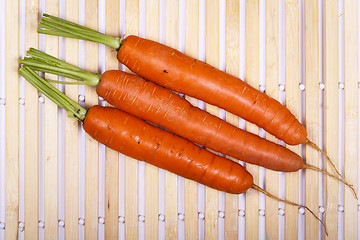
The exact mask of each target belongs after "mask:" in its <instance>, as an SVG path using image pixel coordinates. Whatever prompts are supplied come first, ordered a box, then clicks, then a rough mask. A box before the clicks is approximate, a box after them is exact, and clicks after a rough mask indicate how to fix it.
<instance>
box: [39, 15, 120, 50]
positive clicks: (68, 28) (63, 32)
mask: <svg viewBox="0 0 360 240" xmlns="http://www.w3.org/2000/svg"><path fill="white" fill-rule="evenodd" d="M37 31H38V33H43V34H48V35H54V36H60V37H68V38H75V39H82V40H88V41H93V42H97V43H102V44H105V45H107V46H109V47H111V48H115V49H116V50H118V49H119V48H120V47H121V44H122V41H123V39H122V38H116V37H113V36H109V35H106V34H103V33H100V32H97V31H95V30H92V29H90V28H87V27H84V26H81V25H79V24H76V23H73V22H70V21H67V20H64V19H61V18H58V17H55V16H51V15H49V14H43V17H42V18H41V22H40V24H39V27H38V30H37Z"/></svg>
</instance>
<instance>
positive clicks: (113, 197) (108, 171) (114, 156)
mask: <svg viewBox="0 0 360 240" xmlns="http://www.w3.org/2000/svg"><path fill="white" fill-rule="evenodd" d="M118 11H119V1H117V0H108V1H106V25H105V26H106V27H105V32H106V34H109V35H111V36H119V34H120V33H119V14H118ZM105 55H106V56H105V59H106V63H105V70H116V69H118V68H119V61H118V60H117V52H116V51H114V49H112V48H110V47H106V53H105ZM118 218H119V153H118V152H116V151H114V150H112V149H110V148H106V153H105V239H118V232H119V227H118V226H119V224H118V222H119V221H118Z"/></svg>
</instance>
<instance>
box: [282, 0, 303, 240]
mask: <svg viewBox="0 0 360 240" xmlns="http://www.w3.org/2000/svg"><path fill="white" fill-rule="evenodd" d="M285 102H286V106H287V107H288V108H289V109H290V110H291V112H292V113H293V114H294V115H295V116H296V117H297V118H298V117H299V5H298V4H296V3H294V2H293V1H288V0H286V1H285ZM288 147H289V148H290V149H291V150H292V151H294V152H296V153H299V147H298V146H288ZM285 198H286V199H288V200H289V201H293V202H299V174H298V173H287V174H286V176H285ZM284 229H285V234H284V235H285V239H296V238H297V237H298V209H297V208H296V207H293V206H287V205H286V206H285V224H284Z"/></svg>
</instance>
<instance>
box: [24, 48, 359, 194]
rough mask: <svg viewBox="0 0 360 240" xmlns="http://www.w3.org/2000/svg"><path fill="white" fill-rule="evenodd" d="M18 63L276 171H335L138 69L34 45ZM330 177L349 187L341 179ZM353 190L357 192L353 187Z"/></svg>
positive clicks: (231, 154)
mask: <svg viewBox="0 0 360 240" xmlns="http://www.w3.org/2000/svg"><path fill="white" fill-rule="evenodd" d="M20 63H22V64H23V65H24V66H30V67H32V68H33V69H35V70H38V71H42V72H47V73H53V74H57V75H61V76H66V77H69V78H73V79H75V80H79V81H80V82H79V83H82V84H87V85H91V86H97V88H96V91H97V93H98V95H99V96H101V97H102V98H104V99H105V100H106V101H107V102H108V103H110V104H112V105H113V106H115V107H116V108H118V109H121V110H123V111H125V112H128V113H130V114H132V115H134V116H137V117H139V118H141V119H144V120H146V121H149V122H151V123H153V124H156V125H160V126H162V127H164V128H166V129H168V130H169V131H171V132H173V133H175V134H177V135H180V136H182V137H184V138H186V139H188V140H190V141H192V142H195V143H198V144H200V145H203V146H205V147H207V148H209V149H212V150H214V151H217V152H220V153H222V154H224V155H227V156H230V157H234V158H236V159H239V160H242V161H244V162H247V163H251V164H256V165H259V166H262V167H265V168H267V169H271V170H275V171H283V172H294V171H298V170H299V169H312V170H315V171H319V172H322V173H325V174H327V175H329V176H332V177H335V176H333V175H331V174H329V173H327V172H325V171H322V170H321V169H319V168H316V167H314V166H310V165H307V164H306V163H304V162H303V160H302V159H301V157H300V156H299V155H297V154H296V153H294V152H292V151H290V150H289V149H287V148H285V147H283V146H281V145H279V144H275V143H273V142H271V141H268V140H266V139H264V138H261V137H259V136H258V135H255V134H252V133H249V132H246V131H244V130H242V129H240V128H237V127H235V126H234V125H232V124H230V123H227V122H226V121H224V120H222V119H220V118H218V117H216V116H214V115H211V114H210V113H208V112H206V111H204V110H201V109H200V108H197V107H194V106H192V105H191V104H190V103H189V102H188V101H187V100H186V99H184V98H181V97H180V96H179V95H178V94H176V93H173V92H171V91H170V90H168V89H166V88H164V87H161V86H159V85H156V84H155V83H153V82H149V81H146V80H144V79H143V78H141V77H139V76H137V75H134V74H130V73H126V72H123V71H118V70H110V71H106V72H105V73H104V74H103V75H102V76H100V75H98V74H94V73H90V72H88V71H86V70H83V69H81V68H78V67H76V66H73V65H71V64H69V63H66V62H64V61H61V60H59V59H57V58H55V57H53V56H51V55H49V54H46V53H44V52H41V51H39V50H36V49H33V48H30V49H29V50H28V51H27V57H25V58H24V59H21V60H20ZM48 81H52V82H54V81H53V80H48ZM55 82H57V83H66V84H76V83H77V82H63V81H61V82H58V81H55ZM335 178H336V179H338V180H340V181H342V182H344V183H345V184H346V185H347V186H349V187H350V188H351V189H352V190H353V188H352V186H350V184H348V183H347V182H346V181H344V180H342V179H339V178H337V177H335ZM353 192H354V194H355V196H356V192H355V191H354V190H353Z"/></svg>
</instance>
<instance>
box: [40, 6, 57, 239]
mask: <svg viewBox="0 0 360 240" xmlns="http://www.w3.org/2000/svg"><path fill="white" fill-rule="evenodd" d="M45 9H46V12H47V13H49V14H51V15H55V16H58V12H59V5H58V1H55V0H46V1H45ZM45 51H46V52H47V53H48V54H50V55H52V56H55V57H57V56H58V51H59V41H58V38H57V37H55V36H46V37H45ZM45 78H49V79H54V80H57V77H55V76H51V75H49V74H45ZM44 104H45V106H44V112H45V113H44V119H45V120H44V198H45V199H44V204H45V205H44V208H45V209H44V210H45V211H44V214H45V239H57V237H58V121H57V118H58V106H57V105H56V104H55V103H53V102H52V101H51V100H49V99H47V98H46V99H45V103H44ZM40 154H41V153H40Z"/></svg>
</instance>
